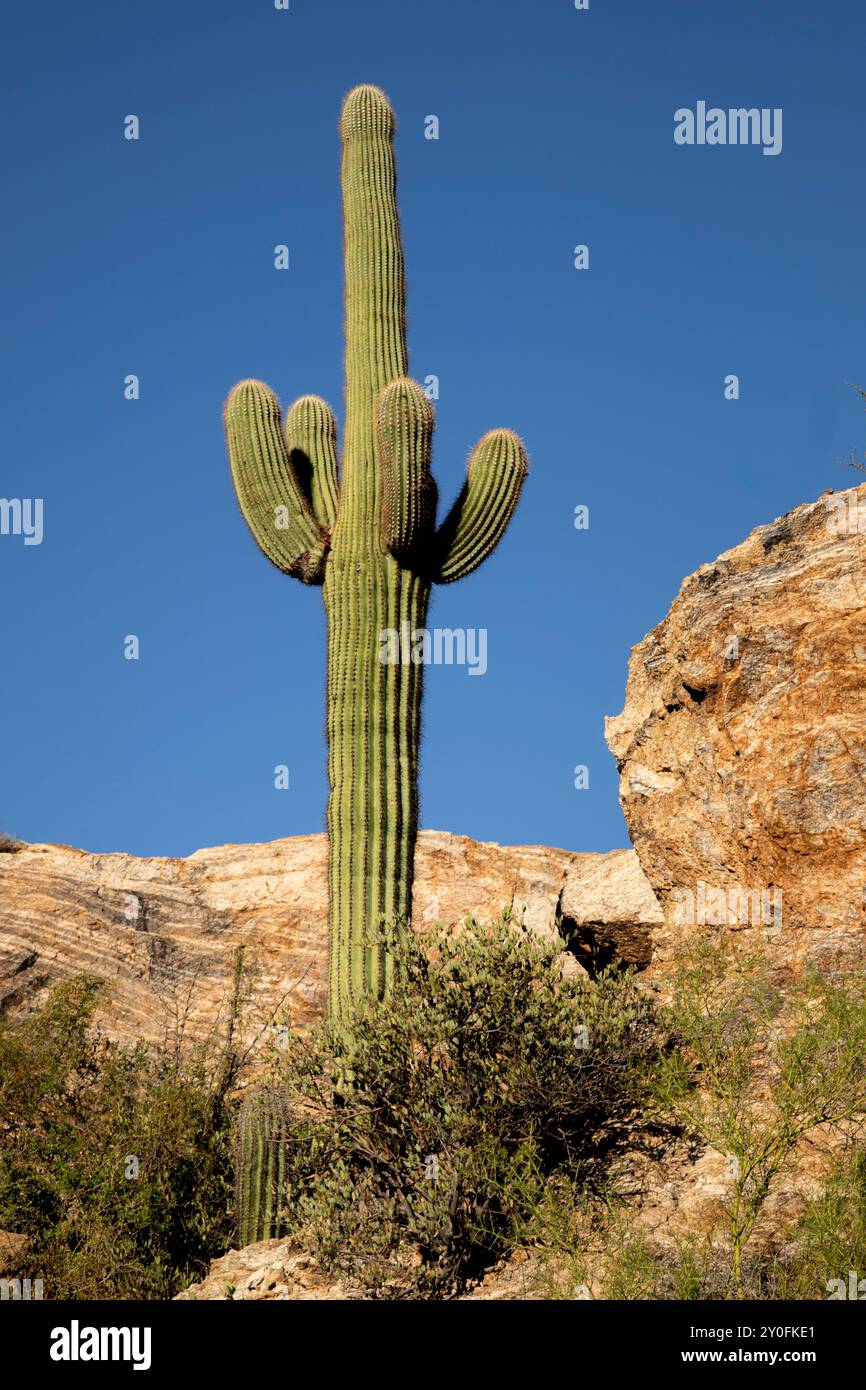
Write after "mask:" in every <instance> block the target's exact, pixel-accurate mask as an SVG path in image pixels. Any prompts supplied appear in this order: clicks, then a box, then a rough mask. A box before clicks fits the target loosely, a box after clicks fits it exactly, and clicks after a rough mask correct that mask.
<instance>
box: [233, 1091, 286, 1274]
mask: <svg viewBox="0 0 866 1390" xmlns="http://www.w3.org/2000/svg"><path fill="white" fill-rule="evenodd" d="M291 1123H292V1114H291V1106H290V1104H289V1101H288V1097H287V1096H286V1094H285V1093H284V1092H283V1091H281V1090H280V1089H279V1087H275V1086H266V1087H264V1088H263V1089H262V1090H260V1091H254V1092H253V1093H252V1094H251V1095H248V1096H246V1097H245V1098H244V1100H243V1102H242V1103H241V1107H240V1110H239V1112H238V1137H237V1153H236V1155H235V1220H236V1222H237V1234H238V1241H239V1243H240V1245H241V1246H244V1245H252V1244H253V1243H254V1242H255V1241H257V1240H271V1239H273V1238H274V1237H275V1236H280V1235H283V1233H284V1217H285V1186H286V1158H287V1154H286V1145H287V1144H288V1142H289V1136H290V1131H291Z"/></svg>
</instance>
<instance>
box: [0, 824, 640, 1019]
mask: <svg viewBox="0 0 866 1390" xmlns="http://www.w3.org/2000/svg"><path fill="white" fill-rule="evenodd" d="M326 855H327V845H326V839H325V836H324V835H306V836H298V837H296V838H294V839H289V840H276V841H274V842H273V843H271V844H264V845H224V846H222V847H220V848H217V849H202V850H198V851H197V852H196V853H195V854H192V855H190V856H189V858H187V859H138V858H136V857H135V856H133V855H128V854H88V853H86V852H85V851H84V850H77V849H69V848H67V847H66V846H64V845H27V846H25V847H24V848H22V849H20V850H18V851H17V852H14V853H2V854H0V1010H2V1011H6V1012H8V1013H10V1014H13V1015H15V1014H20V1013H22V1012H27V1011H29V1010H30V1009H32V1008H34V1007H37V1006H38V1005H39V1004H40V1003H41V1001H42V1000H43V999H44V995H45V992H46V990H47V988H48V987H49V986H51V985H52V984H54V983H55V982H57V981H58V980H61V979H65V978H68V977H69V976H70V975H73V974H76V973H78V972H81V971H92V972H94V973H95V974H97V975H99V976H101V977H102V978H104V979H105V980H106V981H107V982H108V984H109V986H110V995H109V998H108V1000H107V1002H106V1005H105V1007H104V1009H103V1012H102V1014H101V1017H100V1022H101V1023H102V1026H103V1027H104V1028H105V1030H106V1031H107V1032H108V1033H109V1035H111V1036H114V1037H116V1038H120V1039H128V1040H135V1039H138V1038H141V1039H144V1040H147V1041H151V1042H158V1041H161V1040H162V1039H163V1038H164V1037H165V1036H166V1034H167V1033H171V1032H172V1031H173V1030H174V1029H175V1028H176V1027H177V1026H178V1024H179V1022H181V1021H184V1020H185V1027H186V1031H187V1035H188V1036H191V1037H204V1036H206V1035H207V1034H208V1033H209V1032H210V1031H211V1030H212V1029H213V1028H214V1027H215V1026H217V1025H218V1023H219V1020H220V1018H221V1015H222V1013H223V1012H224V1010H225V1007H226V1004H227V1001H228V999H229V996H230V991H231V980H232V963H233V959H234V953H235V951H236V949H237V948H238V947H239V946H243V947H244V948H245V950H246V959H247V961H248V963H249V964H251V965H252V966H253V969H254V974H253V992H252V997H251V1001H250V1006H249V1029H250V1030H251V1031H253V1030H255V1029H258V1028H259V1027H261V1026H262V1024H263V1023H266V1022H267V1020H268V1018H270V1017H272V1016H273V1014H274V1012H275V1011H276V1010H278V1009H279V1007H280V1005H281V1001H283V1000H285V1001H286V1002H287V1004H288V1006H289V1007H290V1010H291V1013H292V1017H293V1021H294V1022H295V1023H296V1024H297V1025H299V1026H303V1025H305V1024H309V1023H310V1022H312V1021H313V1020H315V1019H316V1018H318V1017H319V1016H320V1015H321V1013H322V1011H323V1008H324V1003H325V996H326V979H325V970H326V962H327V880H326ZM575 871H577V872H579V875H580V892H579V894H572V895H571V900H573V901H571V908H570V911H572V912H574V913H579V912H580V911H581V904H582V905H583V906H582V910H583V913H584V916H583V918H582V920H584V921H594V920H596V919H599V920H600V919H601V918H602V917H603V916H604V913H605V912H606V911H607V908H606V907H604V906H603V905H596V906H594V905H593V894H594V893H595V892H596V884H603V888H604V895H605V903H606V902H607V901H608V898H610V896H611V895H613V898H615V897H616V895H617V889H616V882H617V880H618V878H622V880H623V883H624V885H625V884H628V885H632V886H631V887H629V888H628V889H627V890H626V891H625V892H624V893H623V895H622V896H623V900H627V898H628V894H629V893H631V894H632V895H633V882H634V879H635V876H636V875H639V872H640V871H639V869H638V868H637V865H636V861H635V858H634V854H633V853H632V852H631V851H619V852H617V853H616V854H615V855H613V856H609V855H603V854H573V853H570V852H569V851H567V850H560V849H548V848H545V847H544V846H538V845H530V846H518V847H506V846H502V845H498V844H483V843H479V842H477V841H475V840H470V839H467V838H466V837H464V836H460V835H449V834H445V833H443V832H439V831H432V830H431V831H422V832H421V835H420V837H419V843H418V853H417V858H416V882H415V900H414V913H415V923H416V926H417V927H419V928H424V927H429V926H432V925H433V924H434V923H436V922H440V921H441V922H444V923H453V922H459V921H461V920H463V919H464V918H465V917H467V916H470V915H472V916H475V917H477V918H479V919H480V920H485V919H490V918H491V917H494V916H498V915H499V913H500V912H501V911H502V909H503V908H508V909H509V910H511V911H512V912H513V913H515V915H516V916H517V917H519V918H521V919H522V920H523V921H524V923H525V925H526V926H527V928H529V929H530V930H532V931H534V932H537V933H538V934H540V935H542V936H550V935H552V934H555V927H554V923H555V920H556V918H557V914H558V913H559V911H560V900H561V896H562V892H563V887H564V886H565V884H566V882H567V880H568V878H569V875H570V874H571V873H573V872H575ZM569 925H570V924H569ZM575 968H577V966H576V965H575Z"/></svg>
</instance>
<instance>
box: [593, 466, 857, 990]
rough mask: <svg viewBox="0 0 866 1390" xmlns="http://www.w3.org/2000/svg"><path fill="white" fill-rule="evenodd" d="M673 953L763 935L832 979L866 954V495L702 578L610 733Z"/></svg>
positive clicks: (829, 496)
mask: <svg viewBox="0 0 866 1390" xmlns="http://www.w3.org/2000/svg"><path fill="white" fill-rule="evenodd" d="M606 737H607V742H608V746H609V747H610V750H611V752H612V753H613V754H614V756H615V757H616V760H617V766H618V769H619V774H620V799H621V802H622V807H623V810H624V812H625V817H626V822H627V824H628V829H629V833H630V836H631V840H632V843H633V845H634V848H635V849H636V851H637V854H638V857H639V859H640V864H641V868H642V869H643V871H644V873H645V874H646V877H647V879H648V880H649V883H650V885H651V887H652V889H653V891H654V892H655V894H656V896H657V897H658V900H659V902H660V903H661V905H662V908H663V911H664V915H665V926H664V930H662V931H661V932H657V933H656V939H657V945H660V946H661V947H662V948H663V949H664V943H665V942H667V944H668V945H670V944H671V942H672V941H673V940H674V939H679V938H680V937H681V935H682V932H683V931H684V930H688V929H689V928H692V929H695V930H703V929H705V928H708V927H709V928H713V927H721V928H723V929H731V930H745V931H747V932H752V933H755V932H759V933H761V934H762V935H764V936H765V937H767V938H769V939H770V940H771V941H773V942H774V949H776V950H778V951H780V952H782V953H783V954H785V953H787V954H788V955H789V956H798V957H802V956H804V955H808V956H810V957H811V958H815V959H818V960H820V961H821V963H822V964H824V965H826V966H828V967H830V966H832V965H834V964H843V963H846V962H847V963H849V964H850V963H851V962H852V961H854V960H857V959H859V960H860V961H861V962H862V959H863V947H864V943H866V936H864V928H866V483H864V484H861V485H860V486H859V487H855V488H851V489H849V490H847V491H845V492H840V493H834V492H827V493H825V494H823V495H822V496H821V497H819V498H818V500H817V501H816V502H812V503H809V504H807V505H804V506H800V507H797V508H795V510H793V511H791V512H789V513H788V514H787V515H785V516H783V517H781V518H779V519H778V520H776V521H774V522H773V523H772V524H771V525H768V526H759V527H758V528H757V529H756V530H754V531H753V532H752V533H751V535H750V536H749V537H748V538H747V539H746V540H745V541H743V543H742V544H741V545H738V546H736V547H734V548H733V549H732V550H728V551H725V553H724V554H723V555H720V556H719V557H718V559H717V560H714V561H713V562H712V563H711V564H707V565H702V566H701V568H700V569H699V570H697V571H696V573H695V574H693V575H691V576H690V577H689V578H688V579H686V580H685V581H684V582H683V584H682V586H681V588H680V591H679V594H678V595H677V597H676V599H675V600H674V602H673V604H672V605H671V608H670V611H669V613H668V614H667V616H666V617H665V618H664V619H663V621H662V622H661V623H659V625H658V627H656V628H654V629H653V630H652V632H650V633H649V634H648V635H647V636H646V637H645V638H644V639H643V641H642V642H640V643H638V645H637V646H636V647H635V648H634V649H633V651H632V654H631V660H630V663H629V673H628V684H627V688H626V697H625V706H624V709H623V711H622V713H621V714H619V715H617V716H616V717H615V718H610V719H608V720H607V721H606Z"/></svg>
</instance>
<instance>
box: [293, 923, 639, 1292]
mask: <svg viewBox="0 0 866 1390" xmlns="http://www.w3.org/2000/svg"><path fill="white" fill-rule="evenodd" d="M392 949H393V950H394V952H395V955H396V958H397V985H396V987H395V990H394V992H393V994H392V996H391V997H390V998H389V1000H388V1002H387V1004H385V1005H380V1006H378V1007H376V1008H373V1009H370V1010H368V1011H367V1012H365V1013H362V1014H361V1015H360V1017H359V1019H358V1022H357V1025H356V1026H355V1028H354V1029H353V1033H352V1039H351V1043H349V1042H348V1041H347V1039H346V1038H345V1037H344V1036H343V1035H341V1034H340V1033H339V1032H337V1031H335V1030H333V1029H331V1028H329V1027H328V1026H322V1027H320V1028H318V1029H317V1030H315V1031H314V1032H313V1033H312V1034H311V1035H310V1036H309V1037H307V1038H306V1039H301V1038H298V1037H295V1036H293V1037H292V1038H291V1039H290V1040H289V1045H288V1048H287V1049H286V1051H285V1052H284V1053H282V1054H277V1058H276V1060H275V1077H276V1079H277V1080H278V1082H279V1084H281V1085H283V1086H284V1087H285V1088H286V1090H287V1092H288V1095H289V1098H290V1102H291V1104H292V1107H293V1112H294V1114H295V1116H296V1120H295V1124H294V1126H293V1130H292V1136H291V1139H290V1141H289V1145H288V1148H289V1153H288V1155H287V1159H286V1173H287V1182H286V1224H287V1227H295V1228H297V1227H303V1228H305V1231H306V1233H307V1236H308V1238H309V1239H310V1240H311V1241H312V1244H313V1247H314V1249H315V1251H316V1253H317V1255H318V1256H319V1258H320V1259H321V1260H322V1261H323V1263H324V1264H325V1266H326V1267H327V1268H328V1269H329V1270H331V1271H333V1272H335V1273H342V1274H345V1275H348V1276H350V1277H351V1278H352V1279H355V1280H358V1281H360V1283H361V1285H362V1286H363V1288H364V1290H365V1291H366V1293H367V1294H368V1295H369V1296H373V1297H406V1296H410V1297H419V1296H420V1297H424V1296H438V1297H442V1296H448V1294H449V1293H451V1292H454V1291H456V1290H458V1289H459V1288H460V1287H462V1286H463V1284H464V1283H465V1281H466V1280H467V1279H468V1278H469V1277H471V1276H472V1275H473V1274H476V1273H477V1272H478V1271H480V1270H481V1269H482V1268H483V1267H484V1266H485V1265H487V1264H489V1263H490V1262H491V1261H493V1260H495V1259H496V1258H498V1257H499V1256H500V1255H501V1254H502V1253H503V1252H504V1251H506V1250H507V1249H508V1248H509V1246H510V1245H511V1244H512V1243H513V1242H514V1241H515V1240H516V1239H518V1238H519V1235H520V1232H521V1231H522V1229H523V1228H524V1227H525V1225H526V1223H527V1221H528V1220H529V1219H530V1218H531V1215H532V1213H533V1211H534V1209H535V1207H536V1206H537V1204H538V1202H539V1200H540V1198H541V1195H542V1193H543V1189H544V1184H545V1182H546V1180H547V1179H548V1177H549V1175H550V1174H551V1173H554V1172H556V1171H569V1172H572V1173H576V1172H578V1171H579V1172H580V1173H581V1175H582V1181H583V1182H585V1183H589V1182H591V1181H592V1176H593V1173H594V1171H596V1170H597V1169H598V1168H599V1167H602V1166H603V1164H604V1160H605V1156H606V1155H607V1154H609V1153H610V1151H611V1150H612V1149H613V1148H614V1147H615V1146H616V1145H617V1144H619V1143H621V1142H623V1140H624V1138H625V1135H626V1133H627V1130H628V1124H629V1121H630V1120H632V1119H633V1117H634V1115H635V1112H636V1109H637V1107H638V1105H639V1103H640V1097H641V1095H642V1088H643V1085H644V1080H643V1074H642V1069H643V1065H644V1063H645V1062H646V1060H647V1058H648V1057H650V1056H651V1055H652V1052H653V1049H654V1047H655V1037H656V1033H655V1028H654V1024H653V1018H652V1008H651V1005H650V1003H649V1001H648V999H647V998H646V997H645V996H644V995H643V994H641V993H640V992H639V991H638V989H637V988H636V986H635V982H634V980H633V978H632V977H631V975H630V974H628V973H622V972H617V971H614V970H609V971H606V972H603V973H602V975H601V976H600V977H599V978H598V979H597V980H595V981H589V980H587V979H585V978H581V979H574V980H573V979H566V978H563V974H562V969H561V967H562V956H561V951H560V949H559V948H557V947H555V946H552V945H546V944H543V943H539V942H538V941H537V940H536V939H534V938H532V937H531V936H528V935H527V934H526V933H525V932H524V931H523V930H522V929H521V928H518V927H516V926H515V924H514V923H512V922H510V921H509V920H508V919H507V917H504V918H503V919H502V920H501V921H499V922H497V923H495V924H493V925H492V926H487V927H480V926H478V925H477V924H474V923H469V924H466V926H465V927H464V928H463V929H461V930H457V931H453V930H451V931H439V932H438V933H437V934H436V935H435V936H431V935H430V934H425V936H424V937H423V939H422V938H421V937H420V936H418V937H412V936H411V934H410V935H409V936H408V937H407V938H402V939H399V940H396V941H394V942H392Z"/></svg>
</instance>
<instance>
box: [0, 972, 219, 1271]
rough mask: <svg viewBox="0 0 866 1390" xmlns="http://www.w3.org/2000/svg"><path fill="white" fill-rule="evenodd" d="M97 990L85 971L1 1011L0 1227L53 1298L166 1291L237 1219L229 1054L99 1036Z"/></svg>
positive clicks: (202, 1263)
mask: <svg viewBox="0 0 866 1390" xmlns="http://www.w3.org/2000/svg"><path fill="white" fill-rule="evenodd" d="M102 990H103V986H102V984H101V983H100V982H99V981H97V980H95V979H93V978H90V977H87V976H80V977H77V978H75V979H72V980H70V981H68V982H66V983H64V984H62V985H60V986H58V987H57V988H56V989H55V990H54V991H53V992H52V994H51V996H50V997H49V1000H48V1003H47V1005H46V1007H45V1008H44V1010H43V1011H42V1012H41V1013H39V1014H36V1015H34V1016H32V1017H31V1018H29V1019H27V1020H26V1021H25V1022H23V1023H18V1024H15V1025H12V1024H10V1023H8V1022H6V1023H0V1228H5V1229H7V1230H14V1231H18V1232H22V1233H24V1234H26V1235H28V1236H29V1237H30V1251H29V1254H28V1256H27V1257H26V1259H27V1265H28V1268H27V1269H25V1270H22V1271H21V1274H22V1275H26V1274H28V1273H29V1274H31V1275H33V1276H34V1277H41V1278H42V1279H43V1283H44V1286H45V1296H46V1297H47V1298H61V1299H69V1298H106V1299H120V1298H169V1297H171V1296H173V1294H174V1293H176V1292H177V1291H178V1290H179V1289H180V1288H182V1287H183V1286H185V1285H186V1284H187V1283H189V1282H190V1281H191V1280H192V1279H193V1278H194V1277H197V1276H199V1275H200V1274H201V1273H202V1272H203V1271H204V1270H205V1269H206V1267H207V1264H208V1262H209V1260H210V1258H212V1256H213V1255H214V1254H219V1253H222V1251H223V1250H224V1249H225V1248H226V1244H227V1241H228V1238H229V1235H230V1232H231V1209H230V1208H231V1202H230V1194H231V1167H232V1165H231V1124H232V1115H231V1109H230V1107H229V1105H228V1102H227V1096H228V1092H229V1089H230V1087H231V1085H232V1084H233V1081H234V1076H235V1069H236V1058H235V1056H234V1053H233V1052H232V1050H231V1048H230V1047H229V1048H228V1049H227V1048H225V1047H224V1048H221V1049H218V1050H216V1051H215V1050H214V1049H212V1048H206V1047H202V1048H189V1049H182V1050H177V1049H174V1048H172V1049H168V1050H162V1051H159V1050H149V1049H147V1048H145V1047H144V1046H143V1045H142V1046H138V1047H133V1048H125V1047H121V1046H119V1045H117V1044H115V1043H111V1042H108V1041H106V1039H105V1038H103V1037H101V1036H100V1034H99V1031H98V1029H95V1028H94V1027H93V1013H94V1008H95V1006H96V1004H97V1002H98V1001H99V998H100V995H101V993H102ZM133 1159H134V1160H136V1162H135V1163H133V1162H131V1160H133Z"/></svg>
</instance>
